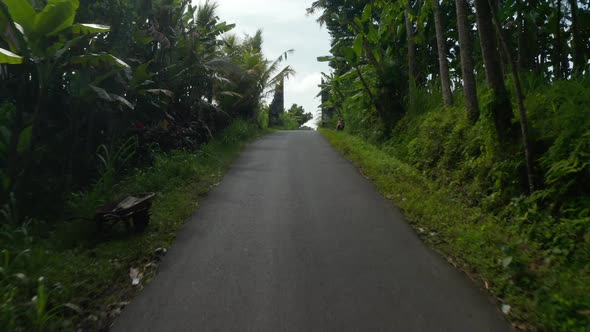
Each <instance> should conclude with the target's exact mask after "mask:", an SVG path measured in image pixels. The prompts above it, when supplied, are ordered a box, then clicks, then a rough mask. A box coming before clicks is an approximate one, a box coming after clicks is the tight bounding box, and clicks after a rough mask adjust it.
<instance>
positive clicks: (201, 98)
mask: <svg viewBox="0 0 590 332" xmlns="http://www.w3.org/2000/svg"><path fill="white" fill-rule="evenodd" d="M234 27H235V25H234V24H230V23H227V22H225V21H223V20H221V19H220V18H219V17H218V15H217V5H216V4H215V3H214V2H210V1H203V2H201V3H200V4H199V5H193V2H192V1H190V0H132V1H123V0H114V1H113V0H0V207H2V209H1V213H0V250H1V257H2V259H1V263H0V330H2V331H33V330H36V331H42V330H60V331H62V330H74V329H77V328H82V329H91V330H92V329H100V328H103V327H104V326H103V324H107V323H108V321H109V320H112V318H113V317H112V316H113V315H116V312H117V310H120V307H121V306H119V305H116V303H121V302H124V301H127V300H128V299H129V297H130V294H132V293H133V292H132V291H130V290H129V289H128V288H129V287H124V286H123V285H126V284H128V282H127V279H128V276H127V274H128V273H127V272H126V270H128V269H129V267H130V266H131V265H133V264H140V263H141V264H144V265H145V264H147V263H148V261H150V260H152V258H153V256H154V253H155V252H156V251H157V252H159V253H161V252H162V250H163V249H164V248H165V247H167V246H168V245H170V243H171V241H172V239H173V237H174V234H175V232H176V230H178V228H179V227H180V225H181V224H182V221H183V220H184V219H185V218H186V217H188V215H189V214H190V213H191V211H192V210H193V209H194V208H195V201H196V200H197V199H198V198H199V197H200V195H202V194H203V193H204V192H206V191H207V190H208V189H209V188H210V187H211V186H212V185H214V184H215V181H217V180H218V179H219V177H220V175H221V174H222V172H223V170H224V169H225V167H227V165H228V163H229V161H231V159H232V158H233V157H234V156H235V155H236V153H237V152H238V151H239V148H240V146H241V145H242V144H244V143H245V142H247V141H249V140H250V139H252V138H253V137H255V136H256V135H258V134H259V133H261V132H262V129H263V128H266V127H267V126H268V113H265V112H264V109H265V105H264V98H265V97H266V96H267V95H268V93H269V92H272V91H274V88H275V86H276V85H277V84H278V82H282V81H283V80H284V79H285V78H287V77H289V76H290V75H292V74H293V73H294V71H293V69H292V68H291V67H290V66H285V65H284V61H285V60H286V58H287V56H288V54H290V53H291V52H292V51H287V52H285V53H284V54H282V55H281V56H280V57H278V58H277V59H268V58H267V57H265V55H264V54H263V52H262V44H263V38H262V33H261V31H257V32H255V33H254V34H253V35H250V36H245V37H241V36H238V35H236V34H232V29H233V28H234ZM265 115H266V117H265ZM148 191H149V192H156V193H157V196H156V199H155V202H154V205H153V207H152V210H153V211H152V219H153V220H152V226H150V227H148V229H147V231H146V233H145V234H144V235H143V236H140V237H132V238H127V237H125V236H123V235H121V234H125V233H121V234H119V235H117V234H118V233H115V234H111V235H112V236H114V237H115V238H108V237H106V238H105V237H103V236H97V233H96V229H95V226H94V225H95V224H94V222H93V220H92V218H93V216H94V212H95V210H96V208H97V207H99V206H100V205H102V204H104V203H106V202H109V201H112V200H114V199H116V198H118V197H121V196H122V195H124V194H126V193H133V192H148ZM119 237H122V238H119ZM156 249H157V250H156ZM142 266H143V265H142ZM113 280H114V282H113ZM105 322H107V323H105Z"/></svg>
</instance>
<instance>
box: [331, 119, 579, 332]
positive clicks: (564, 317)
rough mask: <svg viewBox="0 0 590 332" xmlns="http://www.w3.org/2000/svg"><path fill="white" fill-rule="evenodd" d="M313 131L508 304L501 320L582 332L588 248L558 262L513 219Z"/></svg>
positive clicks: (352, 140) (370, 149)
mask: <svg viewBox="0 0 590 332" xmlns="http://www.w3.org/2000/svg"><path fill="white" fill-rule="evenodd" d="M321 132H322V134H323V135H324V136H325V137H326V138H327V139H328V141H330V143H331V144H332V145H333V146H334V147H335V148H336V149H337V150H339V151H340V152H341V153H342V154H343V155H344V156H345V157H346V158H348V159H350V160H351V161H352V162H353V163H354V164H355V165H356V166H357V167H358V168H360V170H361V171H362V173H363V174H364V175H365V176H367V177H368V178H369V179H370V180H371V181H373V183H374V184H375V186H376V187H377V189H378V190H379V191H380V192H381V193H382V194H383V195H384V196H385V197H387V198H388V199H391V200H393V201H394V202H395V203H396V204H397V205H398V206H399V207H400V208H401V209H403V210H404V213H405V216H406V218H407V219H408V221H409V222H410V223H411V224H412V226H413V227H414V228H415V230H416V232H417V233H418V235H419V236H420V237H421V238H422V239H423V241H424V242H426V243H427V244H428V245H430V246H432V247H433V248H435V249H436V250H437V251H439V252H440V253H441V254H442V255H443V256H445V257H446V258H447V259H448V260H449V262H450V263H452V264H453V265H455V266H456V267H458V268H459V269H461V270H463V271H464V272H465V273H466V274H467V275H469V276H470V278H471V279H473V280H474V281H475V282H476V283H477V284H479V285H480V286H481V287H482V288H486V289H488V290H489V292H490V293H491V294H493V295H494V296H495V297H496V298H497V299H498V305H508V306H510V311H509V314H508V318H509V319H510V320H511V321H512V322H513V323H514V324H515V325H517V326H519V327H520V328H526V329H527V330H533V331H580V332H581V331H590V316H589V315H590V266H589V265H588V264H584V262H586V261H588V260H587V257H584V256H583V255H586V256H588V255H589V252H590V250H587V251H584V250H579V252H578V255H579V256H580V257H578V259H575V260H563V259H560V257H561V256H560V253H558V252H548V251H547V250H544V249H542V246H541V244H540V243H537V242H535V241H532V240H530V238H529V237H527V236H525V235H524V234H523V232H522V227H518V226H516V225H515V223H514V221H513V220H509V219H502V218H500V217H497V216H494V215H492V214H490V213H489V212H486V211H484V210H483V209H481V208H479V207H469V206H468V205H467V204H465V200H464V199H462V198H461V195H458V194H457V193H456V192H454V191H452V190H450V189H447V187H445V186H440V185H438V184H437V183H436V182H435V181H434V180H432V179H431V178H429V177H427V176H425V175H424V174H423V173H421V172H419V171H417V170H416V169H415V168H413V167H411V166H409V165H407V164H405V163H403V162H401V161H400V160H399V159H397V158H396V157H394V156H393V155H392V154H391V153H387V152H386V151H384V150H381V149H379V148H378V147H376V146H374V145H372V144H369V143H368V142H367V141H365V140H363V139H362V138H359V137H356V136H353V135H350V134H348V133H346V132H336V131H333V130H326V129H321ZM531 227H534V225H533V226H531ZM588 242H590V238H589V239H586V243H588ZM589 249H590V247H589ZM584 252H585V253H584ZM572 262H578V263H577V264H576V263H572Z"/></svg>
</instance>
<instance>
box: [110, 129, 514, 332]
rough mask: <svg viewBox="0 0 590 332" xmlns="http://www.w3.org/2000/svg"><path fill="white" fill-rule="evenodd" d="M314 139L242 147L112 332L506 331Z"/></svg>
mask: <svg viewBox="0 0 590 332" xmlns="http://www.w3.org/2000/svg"><path fill="white" fill-rule="evenodd" d="M508 326H509V325H508V323H507V322H506V321H505V320H504V318H503V317H502V314H501V313H500V311H499V310H498V309H497V307H496V306H495V305H494V304H492V303H491V301H490V300H489V299H488V298H487V296H486V295H485V294H484V293H483V292H481V291H480V290H479V289H478V288H477V287H476V286H475V285H473V284H472V283H471V282H470V281H469V280H468V279H467V278H466V277H465V276H464V275H463V274H462V273H460V272H458V271H456V270H455V269H454V268H453V267H452V266H450V265H449V264H448V263H447V262H446V261H445V260H444V259H443V258H442V257H440V256H439V255H438V254H436V253H435V252H433V251H432V250H430V249H428V248H427V247H426V246H425V245H424V244H422V242H420V240H419V239H418V237H417V236H416V235H415V233H414V231H413V230H412V229H411V227H409V226H408V225H407V223H406V222H405V221H404V219H403V216H402V214H401V213H400V212H399V211H398V209H397V208H396V207H395V206H394V205H393V204H392V203H391V202H390V201H388V200H386V199H384V198H383V197H382V196H381V195H380V194H379V193H378V192H377V191H376V190H375V188H374V187H373V185H372V184H371V183H370V182H369V181H367V180H366V179H365V178H363V177H362V176H361V175H360V174H359V172H358V170H357V169H355V168H354V167H353V166H352V165H351V164H350V162H348V161H346V160H345V159H343V158H342V157H340V155H339V154H338V153H337V152H336V151H334V150H333V149H332V148H331V147H330V145H329V144H328V143H327V141H326V140H325V139H324V138H323V137H322V136H321V135H320V134H319V133H317V132H278V133H274V134H271V135H267V136H265V137H263V138H262V139H259V140H258V141H257V142H255V143H253V144H251V145H250V146H249V147H248V148H247V149H246V150H245V151H244V152H243V153H242V155H241V156H240V158H239V159H238V160H237V162H236V163H235V164H234V165H233V167H232V168H231V169H230V171H229V172H228V173H227V175H226V176H225V178H224V179H223V181H222V182H221V184H220V185H219V186H218V187H217V188H215V189H214V190H213V191H212V192H211V193H210V194H209V196H208V197H207V198H206V199H205V200H204V201H203V203H202V205H201V208H200V209H199V211H198V212H196V214H195V215H194V216H193V217H192V218H191V219H190V220H189V221H188V222H187V224H186V226H185V227H184V228H183V229H182V230H181V232H180V233H179V235H178V238H177V240H176V242H175V243H174V246H173V247H172V248H171V249H170V251H169V253H168V255H167V256H166V258H165V259H164V262H163V263H162V265H161V267H160V272H159V274H158V275H157V277H156V278H155V279H154V280H153V282H152V283H151V284H149V285H148V286H147V287H146V288H145V290H144V291H143V292H142V293H141V294H140V295H139V296H138V297H137V298H136V299H135V300H134V301H133V302H132V303H131V304H130V305H129V306H127V307H126V308H125V310H124V311H123V313H122V315H121V317H120V318H119V319H118V320H117V321H115V324H114V327H113V330H114V331H142V332H143V331H273V332H274V331H400V332H410V331H449V332H461V331H466V332H485V331H510V330H511V329H510V328H509V327H508Z"/></svg>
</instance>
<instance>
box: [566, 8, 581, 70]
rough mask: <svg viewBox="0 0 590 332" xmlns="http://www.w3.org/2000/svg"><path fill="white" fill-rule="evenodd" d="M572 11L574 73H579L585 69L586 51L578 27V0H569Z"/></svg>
mask: <svg viewBox="0 0 590 332" xmlns="http://www.w3.org/2000/svg"><path fill="white" fill-rule="evenodd" d="M569 3H570V7H571V11H572V25H571V31H572V37H573V38H572V39H573V45H572V46H573V47H572V57H573V61H574V68H573V72H574V73H579V72H581V71H582V70H583V69H584V65H585V63H584V51H583V49H582V47H583V46H584V44H583V42H582V40H581V39H580V29H579V27H578V0H569Z"/></svg>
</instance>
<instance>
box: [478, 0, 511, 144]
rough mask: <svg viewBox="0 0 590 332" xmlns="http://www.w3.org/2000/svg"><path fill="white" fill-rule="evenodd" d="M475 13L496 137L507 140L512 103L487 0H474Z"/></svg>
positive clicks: (509, 135) (509, 136)
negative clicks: (491, 95)
mask: <svg viewBox="0 0 590 332" xmlns="http://www.w3.org/2000/svg"><path fill="white" fill-rule="evenodd" d="M475 13H476V16H475V17H476V19H477V27H478V29H477V31H478V33H479V42H480V44H481V53H482V55H483V62H484V66H485V72H486V78H487V81H488V85H489V87H490V89H491V90H492V92H493V100H492V104H491V105H490V110H491V111H492V115H493V117H494V122H495V124H496V130H497V132H498V138H499V139H500V140H504V141H505V140H507V139H508V140H509V139H510V138H511V133H510V128H511V126H512V104H511V102H510V97H509V95H508V90H507V89H506V85H505V83H504V73H503V71H502V66H501V63H500V52H499V51H498V44H497V41H498V38H497V36H496V32H495V30H494V29H495V28H494V24H493V22H492V15H493V12H492V10H491V7H490V3H488V0H475Z"/></svg>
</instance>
